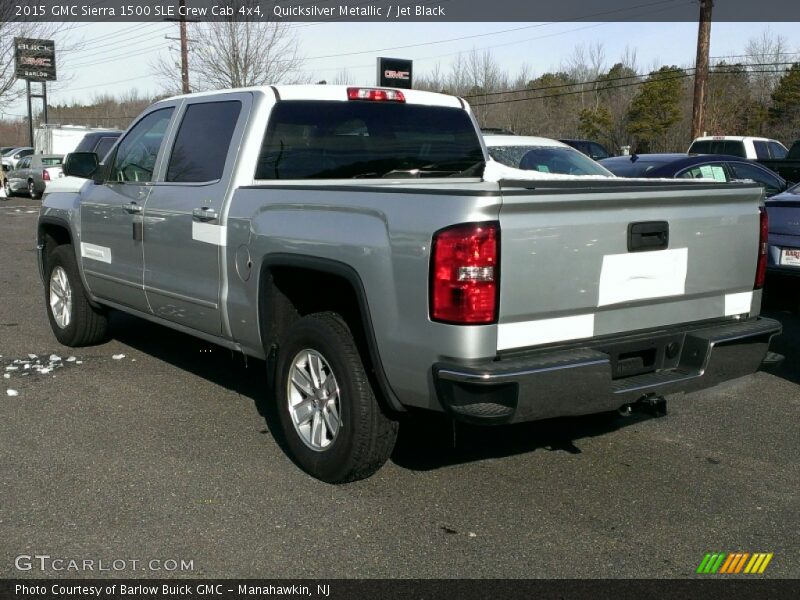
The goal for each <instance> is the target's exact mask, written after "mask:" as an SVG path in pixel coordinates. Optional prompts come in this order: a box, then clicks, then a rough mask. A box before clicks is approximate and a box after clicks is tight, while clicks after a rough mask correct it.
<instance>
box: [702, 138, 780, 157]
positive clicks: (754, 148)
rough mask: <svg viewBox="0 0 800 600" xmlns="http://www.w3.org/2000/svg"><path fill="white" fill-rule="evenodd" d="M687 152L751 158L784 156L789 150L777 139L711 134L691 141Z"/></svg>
mask: <svg viewBox="0 0 800 600" xmlns="http://www.w3.org/2000/svg"><path fill="white" fill-rule="evenodd" d="M687 152H688V154H727V155H729V156H740V157H742V158H751V159H762V158H764V159H768V158H777V159H781V158H786V154H787V153H788V152H789V151H788V150H787V149H786V146H784V145H783V144H781V143H780V142H779V141H778V140H771V139H769V138H762V137H748V136H743V135H713V136H706V137H699V138H697V139H695V140H694V141H693V142H692V145H691V146H689V150H687Z"/></svg>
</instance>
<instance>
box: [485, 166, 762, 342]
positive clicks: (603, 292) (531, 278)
mask: <svg viewBox="0 0 800 600" xmlns="http://www.w3.org/2000/svg"><path fill="white" fill-rule="evenodd" d="M500 186H501V192H502V196H503V204H502V208H501V210H500V231H501V252H500V265H501V271H500V312H499V325H498V340H497V349H498V351H503V350H513V349H518V348H527V347H531V346H538V345H544V344H558V343H564V342H568V341H571V340H578V339H584V338H591V337H598V336H604V335H611V334H619V333H627V332H634V331H640V330H646V329H651V328H658V327H663V326H669V325H676V324H682V323H689V322H697V321H704V320H709V319H721V318H724V317H726V316H729V317H731V316H734V315H741V314H746V313H750V312H757V311H758V308H759V306H758V303H759V302H760V295H758V296H756V298H755V299H754V296H753V283H754V279H755V272H756V265H757V258H758V239H759V206H760V204H761V202H762V188H761V187H759V186H756V185H749V184H746V185H745V184H712V183H697V182H692V183H681V182H638V181H636V182H632V181H626V180H618V181H617V180H615V181H608V182H578V181H564V182H535V183H534V182H531V181H526V182H521V181H519V182H514V181H501V182H500ZM753 304H755V306H752V305H753Z"/></svg>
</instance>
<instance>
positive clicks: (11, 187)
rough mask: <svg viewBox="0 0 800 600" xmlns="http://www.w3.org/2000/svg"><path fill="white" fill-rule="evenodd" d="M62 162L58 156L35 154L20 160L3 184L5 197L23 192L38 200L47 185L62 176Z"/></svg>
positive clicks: (62, 158)
mask: <svg viewBox="0 0 800 600" xmlns="http://www.w3.org/2000/svg"><path fill="white" fill-rule="evenodd" d="M63 161H64V157H63V156H61V155H59V154H35V155H33V156H26V157H24V158H22V159H20V161H19V162H18V163H17V166H16V168H14V169H12V170H11V171H9V172H8V174H7V176H6V179H5V181H4V182H3V190H4V191H5V193H6V197H7V198H10V197H11V196H14V195H16V194H18V193H20V192H25V193H26V194H27V195H28V196H30V197H31V198H34V199H36V198H40V197H41V196H42V194H43V193H44V190H45V187H46V186H47V183H48V182H50V181H52V180H54V179H56V178H58V177H61V176H62V175H63V171H62V168H61V164H62V162H63Z"/></svg>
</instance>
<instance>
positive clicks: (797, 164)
mask: <svg viewBox="0 0 800 600" xmlns="http://www.w3.org/2000/svg"><path fill="white" fill-rule="evenodd" d="M758 162H759V163H761V164H762V165H764V166H765V167H767V168H768V169H770V170H772V171H775V172H776V173H777V174H778V175H780V176H781V177H783V178H784V179H785V180H786V181H789V182H791V183H798V182H800V140H796V141H795V142H794V144H792V147H791V148H789V152H788V153H787V154H786V157H785V158H759V159H758Z"/></svg>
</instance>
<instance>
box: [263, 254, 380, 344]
mask: <svg viewBox="0 0 800 600" xmlns="http://www.w3.org/2000/svg"><path fill="white" fill-rule="evenodd" d="M264 275H265V276H264V277H262V289H261V296H260V297H261V305H260V307H259V309H260V310H259V313H260V315H261V317H260V318H261V321H262V323H261V332H262V339H263V340H264V345H265V347H267V348H269V347H270V346H271V345H273V344H276V343H278V341H279V340H281V339H282V338H283V336H284V334H285V333H286V331H287V330H288V329H289V327H291V325H292V323H294V322H295V321H296V320H297V319H299V318H300V317H304V316H306V315H309V314H311V313H315V312H322V311H333V312H336V313H339V314H340V315H341V316H342V318H343V319H344V320H345V322H346V323H347V325H348V327H350V330H351V331H352V333H353V336H354V337H355V338H356V341H357V342H358V343H359V344H360V343H361V341H365V339H359V338H364V324H363V320H362V315H361V310H360V306H359V300H358V296H356V292H355V290H354V289H353V286H352V284H351V283H350V282H349V281H348V280H347V279H345V278H344V277H342V276H340V275H336V274H333V273H328V272H326V271H320V270H316V269H311V268H300V267H277V266H276V267H270V268H268V269H266V273H265V274H264Z"/></svg>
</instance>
